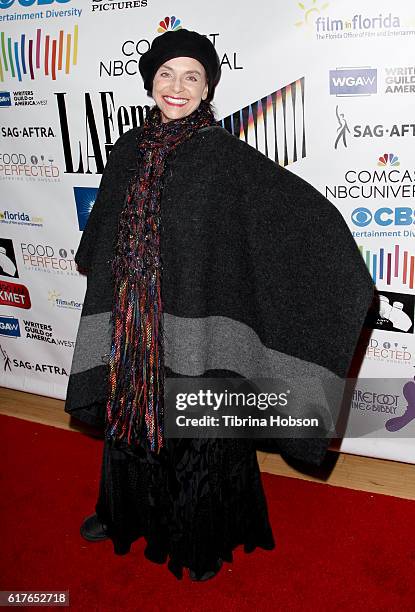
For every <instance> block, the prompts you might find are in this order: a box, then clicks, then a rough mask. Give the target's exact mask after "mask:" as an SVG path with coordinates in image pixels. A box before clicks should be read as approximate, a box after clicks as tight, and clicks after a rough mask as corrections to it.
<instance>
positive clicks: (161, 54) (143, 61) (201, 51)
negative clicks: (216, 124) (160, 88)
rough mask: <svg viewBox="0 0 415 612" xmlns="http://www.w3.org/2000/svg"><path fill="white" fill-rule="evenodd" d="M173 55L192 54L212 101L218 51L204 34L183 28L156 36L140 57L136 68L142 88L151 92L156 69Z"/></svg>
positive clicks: (183, 55) (218, 67)
mask: <svg viewBox="0 0 415 612" xmlns="http://www.w3.org/2000/svg"><path fill="white" fill-rule="evenodd" d="M173 57H193V58H194V59H197V60H198V61H199V62H200V63H201V64H202V66H203V67H204V68H205V70H206V76H207V80H208V86H209V91H208V97H207V100H208V101H210V100H212V98H213V94H214V91H215V87H216V85H217V84H218V82H219V79H220V74H221V70H220V61H219V57H218V54H217V53H216V49H215V47H214V46H213V44H212V43H211V42H210V40H209V39H208V38H207V37H206V36H202V34H198V32H193V31H190V30H186V29H184V28H181V29H180V30H176V31H174V32H166V33H165V34H161V35H160V36H157V37H156V38H155V39H154V40H153V42H152V44H151V47H150V49H149V50H148V51H146V53H143V55H142V56H141V58H140V62H139V65H138V67H139V70H140V73H141V76H142V77H143V81H144V87H145V89H146V90H147V91H148V92H150V93H151V91H152V89H153V79H154V75H155V74H156V72H157V70H158V69H159V68H160V66H161V65H162V64H164V62H167V61H168V60H169V59H172V58H173Z"/></svg>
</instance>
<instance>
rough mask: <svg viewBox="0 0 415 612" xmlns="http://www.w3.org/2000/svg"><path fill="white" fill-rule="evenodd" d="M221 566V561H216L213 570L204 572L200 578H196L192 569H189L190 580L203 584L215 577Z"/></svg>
mask: <svg viewBox="0 0 415 612" xmlns="http://www.w3.org/2000/svg"><path fill="white" fill-rule="evenodd" d="M222 565H223V563H222V559H218V560H217V561H216V567H215V569H214V570H209V571H207V572H205V573H204V574H202V575H201V576H200V578H196V573H195V572H194V571H193V570H192V569H189V576H190V580H192V582H205V580H210V579H211V578H213V577H214V576H216V574H217V573H218V572H219V571H220V569H221V567H222Z"/></svg>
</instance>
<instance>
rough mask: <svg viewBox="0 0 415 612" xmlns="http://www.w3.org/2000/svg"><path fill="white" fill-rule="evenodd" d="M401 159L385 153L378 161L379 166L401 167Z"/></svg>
mask: <svg viewBox="0 0 415 612" xmlns="http://www.w3.org/2000/svg"><path fill="white" fill-rule="evenodd" d="M400 165H401V164H400V162H399V157H398V156H397V155H395V154H394V153H384V154H383V155H381V156H380V157H379V159H378V166H400Z"/></svg>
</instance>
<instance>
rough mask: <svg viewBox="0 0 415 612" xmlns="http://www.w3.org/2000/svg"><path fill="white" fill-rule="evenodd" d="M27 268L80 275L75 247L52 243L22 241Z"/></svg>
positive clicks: (22, 251)
mask: <svg viewBox="0 0 415 612" xmlns="http://www.w3.org/2000/svg"><path fill="white" fill-rule="evenodd" d="M20 248H21V254H22V259H23V264H24V266H25V268H26V270H32V271H33V272H47V273H49V274H50V273H54V274H68V275H72V276H78V274H79V273H78V271H77V269H76V264H75V260H74V254H75V251H74V249H66V248H58V247H54V246H52V245H50V244H42V243H26V242H22V243H20Z"/></svg>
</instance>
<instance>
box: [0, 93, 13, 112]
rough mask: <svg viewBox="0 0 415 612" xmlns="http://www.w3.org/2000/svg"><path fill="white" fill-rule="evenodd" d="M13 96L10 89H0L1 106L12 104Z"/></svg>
mask: <svg viewBox="0 0 415 612" xmlns="http://www.w3.org/2000/svg"><path fill="white" fill-rule="evenodd" d="M11 105H12V98H11V95H10V91H0V108H1V107H2V106H3V107H4V106H11Z"/></svg>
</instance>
